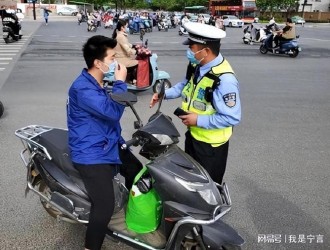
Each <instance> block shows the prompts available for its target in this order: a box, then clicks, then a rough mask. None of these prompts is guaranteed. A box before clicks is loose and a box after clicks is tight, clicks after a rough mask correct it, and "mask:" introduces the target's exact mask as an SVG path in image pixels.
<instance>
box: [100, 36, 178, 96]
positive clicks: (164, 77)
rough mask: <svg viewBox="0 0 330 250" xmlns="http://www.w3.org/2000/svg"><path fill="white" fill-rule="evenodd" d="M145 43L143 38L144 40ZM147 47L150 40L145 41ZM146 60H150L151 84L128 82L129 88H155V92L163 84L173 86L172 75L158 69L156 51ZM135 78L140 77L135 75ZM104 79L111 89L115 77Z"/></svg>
mask: <svg viewBox="0 0 330 250" xmlns="http://www.w3.org/2000/svg"><path fill="white" fill-rule="evenodd" d="M142 44H143V40H142ZM143 47H144V48H145V49H147V48H148V40H146V41H145V43H144V46H143ZM145 59H146V60H148V61H149V63H148V65H149V70H148V71H149V84H148V85H147V86H145V87H139V85H140V84H139V82H136V85H132V84H127V88H128V90H129V91H132V92H140V91H145V90H148V89H151V88H152V89H153V91H154V93H159V91H160V87H161V85H162V84H164V85H165V88H166V89H168V88H171V86H172V84H171V82H170V80H169V79H170V75H169V73H167V72H166V71H161V70H159V69H158V63H157V60H158V56H157V54H156V53H151V54H150V55H149V56H147V58H145ZM137 74H139V68H138V69H137ZM135 79H138V78H137V77H135ZM103 81H104V82H105V86H106V87H107V88H109V89H111V88H112V82H113V81H114V79H113V78H104V79H103Z"/></svg>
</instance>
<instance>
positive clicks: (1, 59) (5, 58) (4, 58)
mask: <svg viewBox="0 0 330 250" xmlns="http://www.w3.org/2000/svg"><path fill="white" fill-rule="evenodd" d="M7 60H8V61H10V60H13V58H11V57H0V61H7Z"/></svg>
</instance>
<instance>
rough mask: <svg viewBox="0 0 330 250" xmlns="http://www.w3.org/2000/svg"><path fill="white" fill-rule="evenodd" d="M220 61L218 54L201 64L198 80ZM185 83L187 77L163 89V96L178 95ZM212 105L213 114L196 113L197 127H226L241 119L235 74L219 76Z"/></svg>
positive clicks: (221, 59)
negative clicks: (213, 108)
mask: <svg viewBox="0 0 330 250" xmlns="http://www.w3.org/2000/svg"><path fill="white" fill-rule="evenodd" d="M222 61H223V57H222V55H221V54H219V55H218V56H217V57H216V58H215V59H214V60H212V61H211V62H209V63H207V64H205V65H203V66H201V67H200V75H199V78H198V81H199V80H200V79H201V77H202V76H204V75H205V74H206V73H207V72H209V71H210V70H211V68H212V67H214V66H216V65H218V64H220V62H222ZM188 81H189V80H188ZM186 83H187V79H185V80H184V81H182V82H179V83H177V84H176V85H175V86H173V87H172V88H170V89H167V90H166V91H165V98H166V99H174V98H178V97H180V96H181V93H182V90H183V88H184V86H185V85H186ZM228 98H229V99H228ZM233 103H234V105H233ZM213 105H214V107H215V109H216V111H217V112H216V113H215V114H213V115H198V118H197V126H198V127H202V128H205V129H214V128H226V127H230V126H235V125H237V124H238V123H239V121H240V119H241V102H240V96H239V83H238V81H237V79H236V77H235V75H233V74H231V73H226V74H223V75H221V76H220V86H219V87H218V88H217V89H216V90H215V91H214V92H213Z"/></svg>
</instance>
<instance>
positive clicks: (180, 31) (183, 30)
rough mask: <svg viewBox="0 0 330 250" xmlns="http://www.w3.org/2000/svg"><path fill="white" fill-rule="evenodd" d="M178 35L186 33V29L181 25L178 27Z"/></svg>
mask: <svg viewBox="0 0 330 250" xmlns="http://www.w3.org/2000/svg"><path fill="white" fill-rule="evenodd" d="M179 35H180V36H182V35H188V31H187V30H186V29H185V28H184V27H183V26H182V25H180V27H179Z"/></svg>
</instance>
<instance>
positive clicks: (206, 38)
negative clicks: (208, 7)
mask: <svg viewBox="0 0 330 250" xmlns="http://www.w3.org/2000/svg"><path fill="white" fill-rule="evenodd" d="M183 27H184V28H185V29H186V30H187V32H188V33H189V37H188V39H187V40H186V41H184V42H183V43H182V44H184V45H191V44H194V43H199V44H207V43H215V42H218V43H220V40H221V39H222V38H225V37H226V32H225V31H223V30H222V29H218V28H216V27H214V26H212V25H208V24H203V23H196V22H187V23H185V24H184V25H183Z"/></svg>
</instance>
